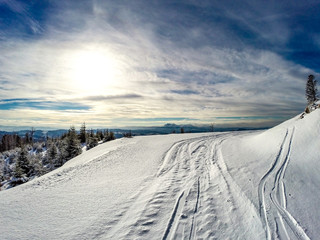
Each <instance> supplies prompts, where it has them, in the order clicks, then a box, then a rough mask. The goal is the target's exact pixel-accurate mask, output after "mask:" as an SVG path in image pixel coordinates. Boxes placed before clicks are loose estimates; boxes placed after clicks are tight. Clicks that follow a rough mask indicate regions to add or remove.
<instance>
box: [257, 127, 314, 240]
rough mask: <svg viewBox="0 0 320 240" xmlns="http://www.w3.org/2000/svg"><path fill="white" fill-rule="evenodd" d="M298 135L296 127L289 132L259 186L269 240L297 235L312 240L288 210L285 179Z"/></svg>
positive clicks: (298, 237)
mask: <svg viewBox="0 0 320 240" xmlns="http://www.w3.org/2000/svg"><path fill="white" fill-rule="evenodd" d="M294 132H295V128H294V127H293V128H292V129H288V130H287V132H286V135H285V137H284V139H283V142H282V144H281V146H280V150H279V152H278V154H277V156H276V158H275V161H274V163H273V165H272V166H271V168H270V169H269V170H268V172H267V173H266V174H265V175H264V176H263V177H262V179H261V181H260V183H259V190H258V192H259V206H260V216H261V218H262V220H263V223H264V225H265V230H266V237H267V239H268V240H271V239H293V237H294V235H295V237H296V238H297V239H302V240H307V239H310V238H309V237H308V236H307V234H306V233H305V232H304V230H303V229H302V227H301V226H300V225H299V223H298V222H297V221H296V220H295V218H294V217H293V216H292V215H291V214H290V212H288V211H287V209H286V208H287V207H286V205H287V203H286V202H287V196H286V190H285V184H284V176H285V171H286V168H287V166H288V163H289V159H290V153H291V147H292V141H293V137H294ZM288 226H289V228H288ZM290 229H291V231H292V232H290ZM292 233H293V234H294V235H292Z"/></svg>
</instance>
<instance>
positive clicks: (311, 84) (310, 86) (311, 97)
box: [306, 75, 317, 105]
mask: <svg viewBox="0 0 320 240" xmlns="http://www.w3.org/2000/svg"><path fill="white" fill-rule="evenodd" d="M316 84H317V81H316V80H314V76H313V75H309V77H308V80H307V84H306V98H307V100H308V104H309V105H310V104H312V103H314V102H315V101H317V87H316Z"/></svg>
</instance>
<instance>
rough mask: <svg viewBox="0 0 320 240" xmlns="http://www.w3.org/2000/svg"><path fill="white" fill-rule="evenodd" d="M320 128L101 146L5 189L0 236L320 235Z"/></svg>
mask: <svg viewBox="0 0 320 240" xmlns="http://www.w3.org/2000/svg"><path fill="white" fill-rule="evenodd" d="M319 123H320V110H316V111H314V112H312V113H311V114H309V115H307V116H306V117H305V118H304V119H298V118H294V119H292V120H289V121H287V122H285V123H283V124H281V125H279V126H277V127H275V128H273V129H270V130H268V131H264V132H262V131H259V132H241V133H240V132H230V133H211V134H172V135H165V136H145V137H134V138H132V139H120V140H116V141H112V142H108V143H105V144H102V145H99V146H98V147H96V148H93V149H91V150H89V151H87V152H85V153H83V154H82V155H80V156H78V157H76V158H74V159H72V160H70V161H69V162H68V163H66V164H65V165H64V166H63V167H61V168H60V169H57V170H55V171H53V172H50V173H49V174H46V175H44V176H42V177H40V178H38V179H35V180H33V181H31V182H29V183H27V184H24V185H21V186H18V187H16V188H13V189H10V190H7V191H2V192H0V213H1V214H0V239H267V238H269V239H275V238H280V239H286V238H289V239H295V238H297V239H299V238H300V239H308V238H311V239H317V236H318V235H319V234H320V231H319V229H318V228H317V227H318V226H319V223H320V210H319V208H318V204H317V200H318V199H319V197H320V196H319V195H320V191H319V187H318V186H319V184H320V178H319V175H318V174H317V173H318V172H319V170H320V169H319V166H320V164H319V146H320V145H319V143H320V141H319V132H320V125H319Z"/></svg>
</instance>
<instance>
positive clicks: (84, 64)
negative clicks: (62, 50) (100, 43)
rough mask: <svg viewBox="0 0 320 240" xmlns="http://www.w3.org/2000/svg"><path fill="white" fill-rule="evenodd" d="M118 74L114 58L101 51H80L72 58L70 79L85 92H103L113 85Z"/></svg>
mask: <svg viewBox="0 0 320 240" xmlns="http://www.w3.org/2000/svg"><path fill="white" fill-rule="evenodd" d="M118 75H119V67H118V66H117V63H116V59H115V58H113V57H112V55H111V54H107V53H105V52H103V51H97V50H94V51H81V52H78V53H76V54H75V55H74V56H73V58H72V63H71V78H72V81H73V83H74V84H76V86H77V88H80V89H81V90H83V91H85V92H86V93H87V94H98V93H99V94H100V93H102V92H105V91H106V90H108V88H111V87H112V86H113V85H115V83H116V81H117V76H118ZM109 90H110V89H109Z"/></svg>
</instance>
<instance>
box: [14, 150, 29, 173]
mask: <svg viewBox="0 0 320 240" xmlns="http://www.w3.org/2000/svg"><path fill="white" fill-rule="evenodd" d="M29 170H30V166H29V160H28V152H27V150H26V149H25V148H22V149H21V151H20V153H19V156H18V159H17V161H16V168H15V177H22V176H23V175H24V174H27V173H28V172H29Z"/></svg>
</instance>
